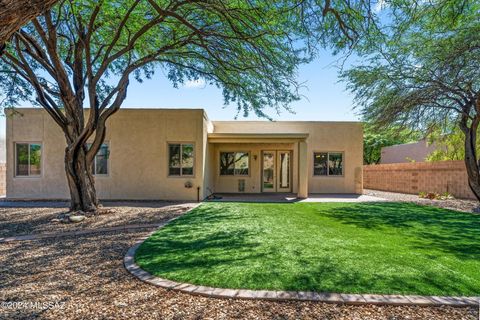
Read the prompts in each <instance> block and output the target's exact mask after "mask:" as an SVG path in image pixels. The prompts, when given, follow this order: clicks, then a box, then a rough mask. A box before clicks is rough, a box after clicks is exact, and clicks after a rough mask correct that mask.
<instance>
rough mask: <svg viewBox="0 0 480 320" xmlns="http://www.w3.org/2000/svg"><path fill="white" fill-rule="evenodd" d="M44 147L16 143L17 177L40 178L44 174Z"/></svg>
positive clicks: (34, 144) (37, 144)
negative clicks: (42, 167)
mask: <svg viewBox="0 0 480 320" xmlns="http://www.w3.org/2000/svg"><path fill="white" fill-rule="evenodd" d="M41 166H42V145H41V144H40V143H15V176H16V177H29V176H33V177H35V176H40V175H41V173H42V169H41Z"/></svg>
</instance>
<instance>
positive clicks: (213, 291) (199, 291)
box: [123, 223, 480, 307]
mask: <svg viewBox="0 0 480 320" xmlns="http://www.w3.org/2000/svg"><path fill="white" fill-rule="evenodd" d="M167 224H168V223H167ZM165 225H166V224H165ZM165 225H162V226H160V227H159V228H158V229H157V230H155V231H158V230H159V229H161V228H162V227H164V226H165ZM152 234H153V232H152V233H150V234H149V235H148V236H146V237H144V238H142V239H141V240H140V241H138V242H137V243H136V244H135V245H133V246H132V247H130V248H129V249H128V251H127V253H126V254H125V257H124V258H123V264H124V266H125V269H127V271H128V272H130V273H131V274H132V275H133V276H135V277H137V278H138V279H139V280H141V281H143V282H146V283H148V284H152V285H154V286H157V287H161V288H164V289H168V290H175V291H180V292H183V293H189V294H194V295H200V296H205V297H211V298H227V299H259V300H272V301H285V300H296V301H316V302H325V303H336V304H356V305H362V304H375V305H394V306H408V305H418V306H453V307H467V306H479V304H480V297H450V296H420V295H380V294H345V293H331V292H313V291H270V290H245V289H226V288H213V287H206V286H201V285H194V284H189V283H182V282H176V281H172V280H168V279H164V278H160V277H157V276H154V275H152V274H150V273H149V272H147V271H145V270H143V269H142V268H140V266H138V265H137V264H136V263H135V253H136V251H137V249H138V248H139V247H140V245H141V244H142V243H143V242H144V241H145V240H146V239H147V238H148V237H150V235H152Z"/></svg>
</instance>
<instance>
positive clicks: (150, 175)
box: [6, 108, 363, 200]
mask: <svg viewBox="0 0 480 320" xmlns="http://www.w3.org/2000/svg"><path fill="white" fill-rule="evenodd" d="M19 111H20V115H18V114H17V115H14V116H11V117H7V134H6V138H7V175H6V181H7V197H8V198H12V199H15V198H17V199H19V198H21V199H24V198H29V199H67V198H68V196H69V195H68V188H67V183H66V178H65V172H64V163H63V160H64V149H65V146H66V144H65V138H64V136H63V133H62V131H61V129H60V128H59V127H58V126H57V125H56V124H55V123H54V121H53V120H51V118H50V116H49V115H48V114H47V113H46V112H45V111H43V110H42V109H39V108H38V109H37V108H36V109H19ZM211 133H260V134H262V133H265V134H271V133H300V134H303V133H306V134H308V137H307V139H306V144H307V157H306V161H303V162H302V163H299V161H298V159H299V156H298V152H299V142H292V141H290V142H288V143H287V142H285V141H283V142H282V143H280V142H278V143H274V142H272V141H270V142H269V143H258V141H257V142H256V143H245V144H243V145H242V144H239V143H209V142H208V135H209V134H211ZM362 137H363V133H362V127H361V124H360V123H356V122H268V121H220V122H218V121H216V122H211V121H210V120H209V119H208V118H207V116H206V114H205V112H204V111H203V110H201V109H121V110H120V111H119V112H118V113H116V114H115V115H113V116H112V117H111V118H110V119H109V122H108V123H107V136H106V142H107V143H108V144H109V148H110V157H109V174H108V176H97V177H96V187H97V192H98V194H99V197H100V198H101V199H166V200H167V199H177V200H196V199H197V187H200V197H201V198H204V197H205V196H207V195H208V194H210V191H212V192H236V191H237V189H238V179H239V177H220V174H219V154H220V152H221V151H249V152H250V170H249V171H250V175H249V176H248V177H241V178H242V179H245V180H246V181H245V182H246V186H245V187H246V188H245V192H252V193H255V192H261V161H262V160H261V159H262V157H261V152H262V151H263V150H291V152H292V173H293V175H292V192H297V189H298V184H299V176H298V172H299V171H300V170H299V169H300V166H306V167H307V170H306V171H307V174H308V177H307V178H308V192H310V193H361V192H362V162H363V159H362V158H363V150H362V147H363V143H362ZM16 142H41V143H42V175H41V176H40V177H14V166H15V159H14V144H15V143H16ZM169 142H178V143H181V142H183V143H188V142H193V143H194V144H195V168H194V171H195V176H194V177H169V176H168V151H167V146H168V143H169ZM314 151H319V152H321V151H326V152H328V151H330V152H343V153H344V176H342V177H315V176H313V152H314ZM255 155H256V156H257V159H256V160H255V159H254V156H255ZM186 181H191V182H192V183H193V188H191V189H187V188H185V187H184V185H185V182H186Z"/></svg>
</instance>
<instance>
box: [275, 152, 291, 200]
mask: <svg viewBox="0 0 480 320" xmlns="http://www.w3.org/2000/svg"><path fill="white" fill-rule="evenodd" d="M290 158H291V156H290V151H278V177H279V179H278V189H277V191H279V192H290V190H291V183H290V177H291V169H290V168H291V167H290V166H291V164H290V162H291V159H290Z"/></svg>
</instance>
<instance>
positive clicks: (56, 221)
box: [50, 218, 62, 223]
mask: <svg viewBox="0 0 480 320" xmlns="http://www.w3.org/2000/svg"><path fill="white" fill-rule="evenodd" d="M50 222H54V223H58V222H62V219H57V218H53V219H52V220H50Z"/></svg>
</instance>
